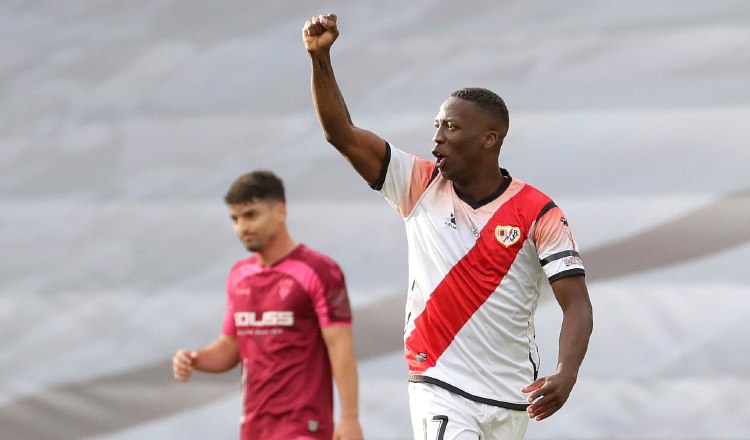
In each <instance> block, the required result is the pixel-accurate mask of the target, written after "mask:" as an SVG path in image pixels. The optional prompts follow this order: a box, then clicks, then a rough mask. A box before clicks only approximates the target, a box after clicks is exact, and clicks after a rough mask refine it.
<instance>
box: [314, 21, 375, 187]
mask: <svg viewBox="0 0 750 440" xmlns="http://www.w3.org/2000/svg"><path fill="white" fill-rule="evenodd" d="M336 20H337V17H336V15H335V14H328V15H317V16H315V17H312V18H311V19H310V20H307V22H305V26H304V27H303V28H302V40H303V41H304V43H305V48H306V49H307V53H308V54H309V55H310V61H311V63H312V79H311V88H312V98H313V104H314V105H315V111H316V112H317V115H318V120H319V121H320V125H321V127H322V128H323V133H324V134H325V137H326V140H327V141H328V142H329V143H330V144H331V145H333V146H334V147H336V149H337V150H338V151H339V152H340V153H341V154H343V155H344V156H345V157H346V158H347V159H348V160H349V162H350V163H351V164H352V166H353V167H354V169H355V170H356V171H357V172H358V173H359V174H360V175H361V176H362V177H363V178H364V179H365V180H366V181H367V183H369V184H370V185H373V184H374V183H375V182H376V181H377V180H378V177H379V176H380V171H381V168H382V165H383V158H384V156H385V142H384V141H383V139H381V138H380V137H379V136H378V135H376V134H375V133H372V132H370V131H367V130H363V129H361V128H358V127H356V126H355V125H354V123H352V120H351V117H350V116H349V110H348V109H347V107H346V102H345V101H344V97H343V96H342V95H341V91H340V90H339V86H338V84H337V83H336V77H335V76H334V74H333V66H332V64H331V46H332V45H333V43H334V41H336V38H338V36H339V31H338V26H337V24H336Z"/></svg>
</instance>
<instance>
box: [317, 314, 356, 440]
mask: <svg viewBox="0 0 750 440" xmlns="http://www.w3.org/2000/svg"><path fill="white" fill-rule="evenodd" d="M322 333H323V340H324V341H325V344H326V347H327V348H328V357H329V359H330V360H331V369H332V370H333V378H334V380H335V382H336V389H337V390H338V396H339V402H340V405H341V408H340V409H341V411H340V419H339V422H338V423H337V424H336V429H335V433H334V439H336V440H338V439H342V440H361V439H362V428H361V426H360V424H359V406H358V393H359V391H358V379H357V361H356V359H355V357H354V347H353V343H352V329H351V327H338V326H333V327H324V328H323V329H322Z"/></svg>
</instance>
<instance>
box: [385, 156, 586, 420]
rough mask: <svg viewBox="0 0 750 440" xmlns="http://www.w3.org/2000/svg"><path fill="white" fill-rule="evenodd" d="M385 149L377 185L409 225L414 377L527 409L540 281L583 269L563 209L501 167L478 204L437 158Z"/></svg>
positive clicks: (409, 351) (408, 330) (408, 338)
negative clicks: (498, 183)
mask: <svg viewBox="0 0 750 440" xmlns="http://www.w3.org/2000/svg"><path fill="white" fill-rule="evenodd" d="M386 148H387V150H388V151H387V154H386V159H385V163H384V174H383V176H381V182H378V184H377V185H376V186H375V189H377V190H379V191H380V192H381V194H382V195H383V196H384V197H385V198H386V200H387V201H388V202H389V204H390V205H391V206H392V207H393V208H394V209H396V211H398V212H399V213H400V214H401V216H402V217H403V219H404V222H405V225H406V233H407V239H408V255H409V256H408V258H409V291H408V298H407V304H406V322H405V328H404V343H405V348H404V354H405V356H406V361H407V364H408V366H409V380H410V381H416V382H420V381H421V382H429V383H433V384H435V385H438V386H441V387H443V388H446V389H448V390H450V391H453V392H455V393H458V394H461V395H463V396H464V397H467V398H469V399H472V400H476V401H479V402H484V403H488V404H491V405H497V406H503V407H506V408H511V409H519V410H521V409H524V408H525V407H526V406H527V402H526V396H525V395H524V394H523V393H521V391H520V389H521V388H523V387H524V386H526V385H528V384H529V383H531V382H532V381H533V380H534V379H535V378H536V376H537V373H538V366H539V353H538V349H537V345H536V342H535V333H534V313H535V311H536V307H537V302H538V300H539V293H540V289H541V280H542V278H543V277H546V278H547V280H548V281H549V282H552V281H554V280H556V279H559V278H562V277H565V276H572V275H582V274H584V269H583V264H582V261H581V258H580V255H579V253H578V246H577V244H576V242H575V239H574V238H573V234H572V232H571V231H570V228H569V226H568V222H567V220H566V219H565V216H564V214H563V212H562V210H561V209H560V208H559V207H557V206H556V205H555V204H554V202H552V200H551V199H550V198H549V197H547V196H546V195H545V194H543V193H542V192H540V191H539V190H537V189H535V188H533V187H531V186H530V185H527V184H526V183H524V182H522V181H520V180H518V179H514V178H511V177H510V175H508V174H507V172H505V170H502V171H503V174H504V175H505V176H506V183H505V185H503V186H502V187H501V188H499V189H498V191H497V192H496V193H495V194H494V195H493V196H491V197H489V198H488V199H486V200H484V201H481V202H479V203H473V204H472V205H474V206H472V205H470V204H469V203H467V202H466V201H464V200H462V199H461V197H460V195H459V194H457V193H456V191H455V189H454V187H453V184H452V182H451V181H449V180H446V179H444V178H443V177H442V175H441V174H440V173H439V172H437V170H436V166H435V164H434V163H433V162H429V161H426V160H423V159H420V158H418V157H416V156H414V155H411V154H408V153H405V152H403V151H401V150H399V149H397V148H394V147H392V146H390V145H386Z"/></svg>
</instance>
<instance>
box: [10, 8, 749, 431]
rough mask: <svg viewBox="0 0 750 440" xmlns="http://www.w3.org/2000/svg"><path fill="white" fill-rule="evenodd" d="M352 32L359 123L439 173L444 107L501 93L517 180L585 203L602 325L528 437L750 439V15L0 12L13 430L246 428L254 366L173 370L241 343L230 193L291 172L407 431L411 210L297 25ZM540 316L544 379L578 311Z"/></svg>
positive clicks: (342, 46) (382, 387)
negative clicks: (236, 329) (333, 100)
mask: <svg viewBox="0 0 750 440" xmlns="http://www.w3.org/2000/svg"><path fill="white" fill-rule="evenodd" d="M327 12H336V13H337V14H338V15H339V29H340V31H341V36H340V38H339V40H338V42H337V43H336V45H335V47H334V49H333V60H334V67H335V68H336V72H337V77H338V80H339V83H340V85H341V88H342V91H343V93H344V96H345V97H346V99H347V102H348V104H349V108H350V110H351V113H352V116H353V119H354V120H355V122H356V123H357V124H358V125H360V126H363V127H366V128H369V129H371V130H373V131H375V132H377V133H379V134H380V135H382V136H383V137H385V138H386V139H388V140H389V141H391V142H392V143H393V144H395V145H397V146H399V147H400V148H402V149H404V150H407V151H411V152H414V153H416V154H418V155H421V156H423V157H429V151H430V148H431V147H432V142H431V139H432V134H433V122H432V121H433V118H434V115H435V113H436V112H437V109H438V106H439V105H440V103H441V102H442V101H443V100H444V99H445V98H446V97H447V96H448V94H449V93H450V92H451V91H453V90H455V89H458V88H461V87H465V86H482V87H487V88H490V89H492V90H494V91H496V92H497V93H499V94H500V95H501V96H503V97H504V99H505V100H506V102H507V104H508V107H509V108H510V111H511V129H510V133H509V137H508V138H507V139H506V141H505V144H504V146H503V150H502V152H501V164H502V165H503V166H504V167H506V168H508V169H509V170H510V172H511V174H513V175H515V176H517V177H519V178H521V179H522V180H525V181H527V182H529V183H531V184H533V185H534V186H536V187H538V188H540V189H542V190H543V191H545V192H546V193H548V194H549V195H550V196H552V197H553V198H554V199H555V201H556V202H557V203H558V205H560V206H561V207H562V208H563V209H564V210H565V211H566V213H567V216H568V219H569V220H570V222H571V225H572V227H573V229H574V231H575V233H576V236H577V238H578V241H579V243H580V244H581V247H582V254H583V257H584V262H585V263H586V265H587V269H588V271H587V272H588V275H587V276H588V284H589V290H590V293H591V297H592V301H593V305H594V315H595V329H594V334H593V337H592V340H591V345H590V349H589V353H588V356H587V358H586V361H585V362H584V365H583V368H582V371H581V374H580V378H579V382H578V384H577V386H576V388H575V389H574V392H573V394H572V395H571V398H570V400H569V401H568V403H567V405H566V406H565V407H564V408H563V410H561V411H560V412H559V413H558V414H556V415H555V416H553V417H552V418H550V419H548V420H546V421H543V422H538V423H537V422H532V423H531V424H530V427H529V431H528V435H527V438H529V439H747V438H750V424H749V422H748V420H750V405H748V403H747V398H746V396H747V395H748V394H750V381H748V379H747V372H748V370H749V369H750V351H748V348H747V347H748V346H750V301H748V297H749V296H750V270H748V264H747V262H748V260H750V244H749V242H750V226H748V225H749V224H750V179H748V177H747V169H748V164H750V134H749V133H748V130H747V121H748V117H750V79H749V78H750V56H748V54H750V3H749V2H746V1H741V0H737V1H725V0H716V1H711V2H706V1H697V0H692V1H677V0H672V1H657V2H653V1H644V0H634V1H630V2H600V1H591V0H589V1H586V0H571V1H567V2H557V1H550V0H547V1H534V2H525V1H518V0H515V1H502V2H490V1H477V2H463V3H457V2H441V1H437V0H433V1H426V0H417V1H413V2H408V3H405V2H398V1H395V0H394V1H379V2H346V1H327V2H321V3H320V4H318V5H311V4H310V3H309V2H292V1H286V2H284V1H282V2H258V1H223V2H209V1H197V0H194V1H182V2H181V1H176V0H157V1H153V0H152V1H141V0H137V1H128V2H122V1H112V0H80V1H72V2H54V1H36V2H29V1H14V0H9V1H5V2H3V3H2V4H0V36H1V37H0V52H1V53H2V54H3V55H2V57H0V78H2V81H0V112H1V113H0V114H1V115H2V117H0V256H1V258H2V264H0V437H1V438H2V439H3V440H11V439H12V440H16V439H35V440H43V439H56V440H60V439H79V438H88V439H107V440H135V439H139V440H140V439H178V438H179V439H183V440H185V439H218V438H223V439H231V438H237V422H238V418H239V411H240V408H239V405H240V403H239V373H238V371H233V372H230V373H227V374H225V375H223V376H220V377H215V376H210V375H197V376H196V377H194V379H193V380H192V381H191V383H189V384H187V385H184V384H177V383H176V382H174V381H173V380H172V379H171V371H170V363H169V359H170V358H171V356H172V354H173V353H174V351H175V350H176V349H177V348H180V347H185V346H187V347H195V346H202V345H204V344H205V343H207V342H209V341H210V340H212V339H213V338H214V337H216V336H217V335H218V334H219V332H220V331H221V319H222V315H223V306H224V290H223V289H224V283H225V276H226V274H227V273H228V270H229V268H230V266H231V265H232V263H233V262H234V261H235V260H237V259H239V258H242V257H243V256H245V251H244V249H243V248H242V246H241V245H240V244H239V243H238V242H237V240H236V239H235V237H234V235H233V233H232V230H231V226H230V223H229V221H228V218H227V213H226V208H225V206H224V205H223V201H222V196H223V194H224V192H225V191H226V188H227V187H228V186H229V184H230V183H231V182H232V181H233V180H234V178H235V177H237V176H238V175H239V174H241V173H244V172H246V171H249V170H251V169H256V168H269V169H272V170H274V171H276V172H277V173H278V174H280V175H281V176H282V177H283V178H284V179H285V182H286V186H287V193H288V197H289V209H290V216H291V217H290V227H291V230H292V232H293V235H294V236H295V238H296V239H297V240H298V241H302V242H305V243H307V244H308V245H310V246H312V247H315V248H318V249H320V250H322V251H324V252H326V253H328V254H330V255H331V256H333V257H334V258H336V259H337V260H338V261H339V263H340V264H341V266H342V267H343V269H344V271H345V273H346V275H347V279H348V283H349V287H350V294H351V297H352V301H353V304H354V306H355V309H356V312H355V318H356V322H355V326H358V327H356V331H357V333H356V342H357V350H358V354H359V356H360V381H361V414H362V422H363V425H364V428H365V434H366V437H367V438H368V439H370V440H402V439H408V438H410V435H411V433H410V426H409V418H408V403H407V398H406V377H405V373H406V368H405V364H404V361H403V359H402V357H401V354H400V348H401V347H400V342H399V335H400V333H401V328H399V325H400V322H401V321H402V319H403V317H402V314H403V306H402V304H403V298H402V297H401V296H402V294H403V292H404V291H405V288H406V255H405V252H406V244H405V242H404V233H403V230H402V229H403V228H402V224H401V220H400V218H399V216H398V215H397V214H396V213H395V212H393V211H392V210H391V209H390V208H389V207H388V205H387V204H386V203H385V202H384V201H383V200H382V199H381V197H380V196H379V195H378V194H377V193H375V192H374V191H372V190H370V189H369V188H368V187H367V185H366V184H364V182H362V181H361V180H360V178H359V177H358V176H357V175H356V174H355V173H354V172H353V171H352V170H351V169H350V168H349V166H348V165H347V164H346V163H345V161H344V160H343V159H342V158H341V157H339V155H338V153H336V152H335V151H334V150H333V148H331V147H330V146H329V145H327V144H326V143H325V141H324V139H323V136H322V133H321V131H320V128H319V126H318V123H317V120H316V118H315V115H314V111H313V108H312V104H311V101H310V93H309V70H310V69H309V65H308V64H309V61H308V57H307V54H306V52H305V50H304V48H303V45H302V42H301V36H300V29H301V27H302V25H303V23H304V21H305V20H306V19H307V18H309V17H310V16H312V15H314V14H318V13H327ZM544 295H545V296H544V300H543V301H542V304H541V306H540V308H539V311H538V314H537V332H538V333H537V338H538V340H539V342H540V346H541V354H542V361H543V363H542V374H547V373H549V372H551V371H552V369H553V368H554V365H555V360H556V355H557V353H556V350H557V347H556V344H557V335H558V331H559V321H560V311H559V308H558V307H557V305H556V304H555V303H554V300H553V299H552V297H551V294H550V292H549V291H546V292H545V294H544Z"/></svg>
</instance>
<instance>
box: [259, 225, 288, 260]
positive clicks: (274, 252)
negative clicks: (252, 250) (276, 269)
mask: <svg viewBox="0 0 750 440" xmlns="http://www.w3.org/2000/svg"><path fill="white" fill-rule="evenodd" d="M295 247H297V243H296V242H295V241H294V240H292V237H291V236H290V235H289V233H288V232H287V230H286V229H283V230H282V231H279V233H278V234H276V235H275V236H274V237H273V238H272V239H271V240H270V241H269V242H268V243H267V244H266V246H265V247H264V248H263V249H261V250H259V251H257V252H256V255H257V256H258V260H260V264H262V265H263V266H272V265H274V264H276V263H277V262H279V261H281V260H283V259H284V257H286V256H287V255H289V254H290V253H291V252H292V251H293V250H294V248H295Z"/></svg>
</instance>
